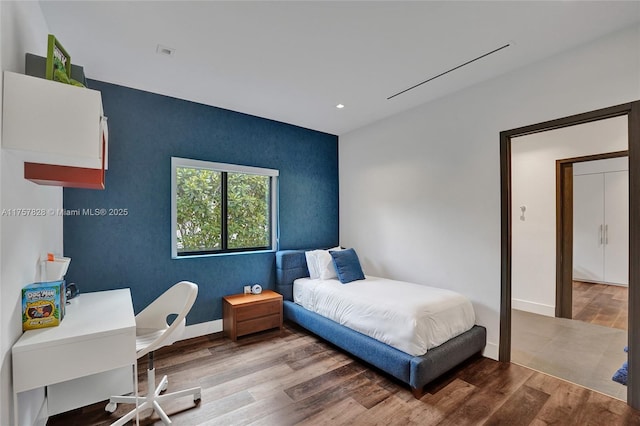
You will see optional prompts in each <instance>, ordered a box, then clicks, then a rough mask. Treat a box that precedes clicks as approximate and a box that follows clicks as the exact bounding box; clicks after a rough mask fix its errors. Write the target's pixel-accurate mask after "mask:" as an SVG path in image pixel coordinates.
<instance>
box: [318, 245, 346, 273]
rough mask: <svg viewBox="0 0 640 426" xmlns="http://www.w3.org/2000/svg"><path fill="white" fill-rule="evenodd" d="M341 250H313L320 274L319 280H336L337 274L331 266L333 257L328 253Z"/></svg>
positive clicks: (338, 248) (340, 248)
mask: <svg viewBox="0 0 640 426" xmlns="http://www.w3.org/2000/svg"><path fill="white" fill-rule="evenodd" d="M338 250H342V247H334V248H332V249H329V250H315V251H316V252H317V253H316V262H317V267H318V271H319V273H320V279H321V280H330V279H332V278H338V272H337V271H336V267H335V265H334V264H333V257H331V253H329V252H330V251H338Z"/></svg>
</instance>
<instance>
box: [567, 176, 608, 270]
mask: <svg viewBox="0 0 640 426" xmlns="http://www.w3.org/2000/svg"><path fill="white" fill-rule="evenodd" d="M603 197H604V179H603V177H602V173H596V174H588V175H578V176H574V177H573V279H574V280H577V281H580V280H584V281H603V280H604V259H603V256H604V251H603V244H604V226H603V224H604V206H603V203H602V200H603Z"/></svg>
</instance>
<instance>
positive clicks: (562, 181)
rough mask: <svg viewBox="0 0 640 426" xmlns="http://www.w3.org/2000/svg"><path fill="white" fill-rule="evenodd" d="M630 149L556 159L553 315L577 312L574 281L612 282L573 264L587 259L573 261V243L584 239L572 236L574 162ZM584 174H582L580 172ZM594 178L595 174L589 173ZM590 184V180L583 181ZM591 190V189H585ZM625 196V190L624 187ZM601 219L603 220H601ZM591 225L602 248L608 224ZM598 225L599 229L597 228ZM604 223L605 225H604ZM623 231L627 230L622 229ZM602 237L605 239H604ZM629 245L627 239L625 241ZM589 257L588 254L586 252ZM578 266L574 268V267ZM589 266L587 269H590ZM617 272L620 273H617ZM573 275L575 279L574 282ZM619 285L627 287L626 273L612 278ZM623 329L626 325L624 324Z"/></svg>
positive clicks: (618, 155)
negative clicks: (574, 298)
mask: <svg viewBox="0 0 640 426" xmlns="http://www.w3.org/2000/svg"><path fill="white" fill-rule="evenodd" d="M628 155H629V151H617V152H610V153H605V154H597V155H589V156H583V157H577V158H567V159H562V160H557V161H556V183H557V189H556V206H557V207H556V208H557V214H556V217H557V227H556V271H557V272H556V304H555V306H556V317H558V318H568V319H573V318H574V316H575V314H576V312H573V311H574V305H575V304H574V300H573V292H574V288H576V287H578V288H581V287H582V286H580V285H579V284H576V281H578V282H580V281H581V278H582V281H586V282H591V281H594V280H595V281H598V282H603V281H611V279H610V278H607V279H605V277H604V274H603V273H594V272H591V271H581V269H583V268H582V267H580V266H579V265H576V263H581V262H587V261H585V260H581V259H578V260H575V261H574V252H575V249H576V247H575V246H576V244H583V243H584V241H581V239H582V238H583V237H582V236H579V237H578V238H579V240H578V241H577V242H576V241H575V238H574V225H575V223H574V217H575V211H574V207H575V206H574V192H575V191H574V180H575V178H574V165H576V164H577V165H579V166H580V165H584V164H587V163H593V162H598V161H600V160H610V159H614V158H623V157H628ZM576 167H578V166H576ZM583 176H584V175H583ZM591 176H593V177H596V178H597V176H595V175H591ZM585 184H588V185H590V184H591V183H590V182H585ZM588 190H590V189H588ZM627 199H628V190H627ZM601 222H602V221H601ZM601 222H599V225H594V226H595V227H594V229H593V230H594V232H597V233H599V235H594V241H595V242H596V243H597V245H598V248H600V247H602V248H604V247H605V246H606V243H607V242H608V235H607V234H608V225H605V224H600V223H601ZM598 226H599V228H597V227H598ZM605 226H606V228H605ZM625 230H626V229H625ZM605 239H606V240H607V241H605ZM598 240H599V241H598ZM625 243H626V244H628V241H625ZM585 256H589V254H585ZM625 256H626V259H625V260H626V261H627V262H628V259H629V254H628V253H626V254H625ZM617 266H618V269H620V267H622V269H625V271H624V273H625V275H626V272H627V271H628V264H627V263H626V262H625V264H624V265H617ZM576 269H577V270H576ZM589 269H590V268H589ZM616 275H621V273H618V274H616ZM574 278H575V279H576V281H574ZM615 278H616V279H615V280H616V281H619V284H626V285H627V286H628V284H629V282H628V276H625V277H624V279H623V278H621V277H615ZM625 330H626V327H625Z"/></svg>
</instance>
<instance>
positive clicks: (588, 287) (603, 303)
mask: <svg viewBox="0 0 640 426" xmlns="http://www.w3.org/2000/svg"><path fill="white" fill-rule="evenodd" d="M628 294H629V291H628V288H627V287H622V286H615V285H607V284H595V283H587V282H581V281H574V282H573V297H572V300H573V303H572V312H573V319H575V320H580V321H584V322H588V323H591V324H598V325H603V326H605V327H611V328H619V329H621V330H626V329H627V326H628V321H629V316H628V309H629V302H628V300H629V299H628V297H629V296H628Z"/></svg>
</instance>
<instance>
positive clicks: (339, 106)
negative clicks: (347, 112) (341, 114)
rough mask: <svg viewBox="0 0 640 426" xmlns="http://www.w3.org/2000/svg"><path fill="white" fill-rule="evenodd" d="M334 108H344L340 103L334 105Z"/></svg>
mask: <svg viewBox="0 0 640 426" xmlns="http://www.w3.org/2000/svg"><path fill="white" fill-rule="evenodd" d="M336 108H338V109H342V108H344V105H342V104H338V105H336Z"/></svg>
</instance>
